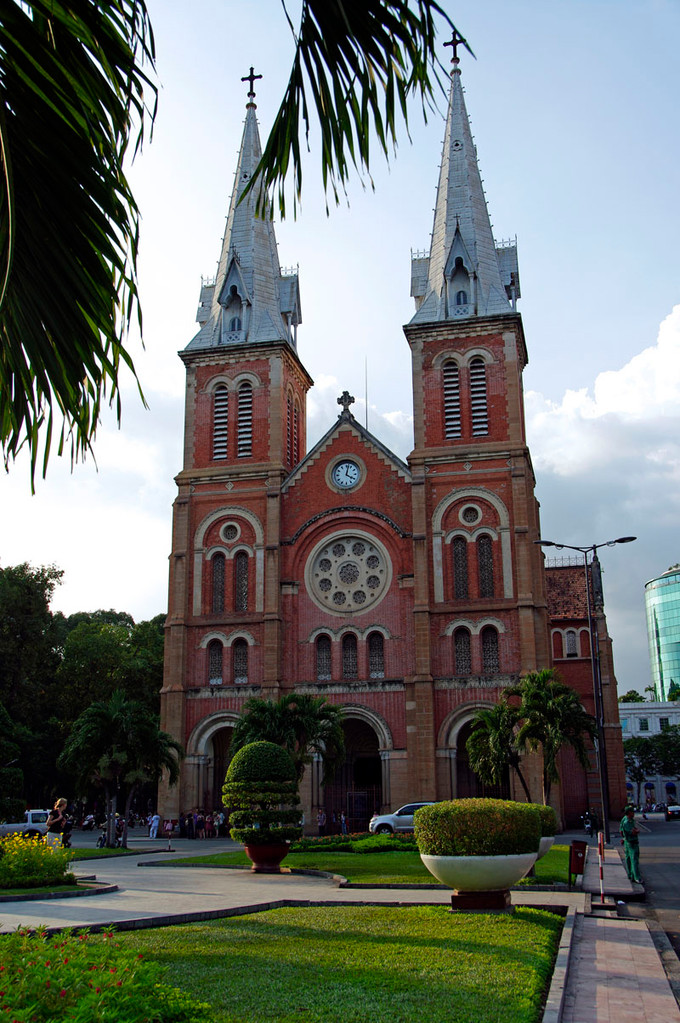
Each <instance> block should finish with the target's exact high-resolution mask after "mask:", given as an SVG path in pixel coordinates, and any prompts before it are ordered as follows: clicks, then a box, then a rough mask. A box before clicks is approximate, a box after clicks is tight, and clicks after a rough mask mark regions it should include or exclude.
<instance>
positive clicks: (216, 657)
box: [208, 639, 223, 686]
mask: <svg viewBox="0 0 680 1023" xmlns="http://www.w3.org/2000/svg"><path fill="white" fill-rule="evenodd" d="M222 649H223V648H222V644H221V643H220V641H219V639H211V640H210V642H209V643H208V682H209V683H210V685H212V686H215V685H218V686H221V685H222Z"/></svg>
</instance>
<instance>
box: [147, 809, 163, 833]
mask: <svg viewBox="0 0 680 1023" xmlns="http://www.w3.org/2000/svg"><path fill="white" fill-rule="evenodd" d="M160 823H161V815H160V814H159V812H158V810H156V812H155V814H154V815H153V816H152V818H151V827H150V828H149V838H158V828H159V826H160Z"/></svg>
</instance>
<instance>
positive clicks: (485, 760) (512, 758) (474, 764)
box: [466, 699, 531, 803]
mask: <svg viewBox="0 0 680 1023" xmlns="http://www.w3.org/2000/svg"><path fill="white" fill-rule="evenodd" d="M519 716H520V715H519V710H518V708H517V707H511V706H510V704H509V703H508V702H507V701H506V700H503V699H501V700H500V701H499V702H498V703H497V704H496V705H495V706H493V707H489V708H486V707H485V708H482V709H481V710H478V711H477V714H476V716H475V720H474V723H473V726H472V731H471V732H470V735H469V736H468V740H467V743H466V748H467V752H468V757H469V760H470V767H471V768H472V770H473V771H474V772H475V774H477V775H478V776H479V777H480V778H481V780H482V781H483V782H484V784H485V785H500V784H501V782H502V781H503V777H504V775H505V771H506V770H507V769H508V768H510V769H511V770H513V771H514V772H515V773H516V775H517V777H518V779H519V782H520V784H521V786H522V789H523V790H524V794H525V796H526V798H527V802H528V803H530V802H531V793H530V792H529V786H528V785H527V782H526V779H525V777H524V775H523V773H522V766H521V765H522V751H521V749H520V747H519V745H518V741H517V733H518V731H519Z"/></svg>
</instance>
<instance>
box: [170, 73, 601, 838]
mask: <svg viewBox="0 0 680 1023" xmlns="http://www.w3.org/2000/svg"><path fill="white" fill-rule="evenodd" d="M260 154H261V150H260V139H259V133H258V126H257V121H256V115H255V104H254V102H253V95H252V92H251V93H250V94H249V102H248V105H247V108H246V119H245V127H244V132H243V138H242V143H241V149H240V154H239V159H238V165H237V170H236V179H235V187H234V191H233V194H232V198H231V204H230V208H229V213H228V218H227V225H226V230H225V235H224V239H223V244H222V250H221V255H220V260H219V264H218V270H217V275H216V278H215V280H214V281H210V282H204V283H203V286H202V289H201V296H200V306H199V311H198V323H199V331H198V333H197V334H196V336H195V337H194V338H193V340H192V341H191V342H190V343H189V344H188V346H187V347H186V348H185V349H184V350H183V351H182V352H181V353H180V356H181V358H182V360H183V362H184V364H185V366H186V372H187V389H186V418H185V437H184V466H183V468H182V471H181V472H180V473H179V475H178V476H177V487H178V494H177V498H176V501H175V504H174V516H173V540H172V553H171V559H170V587H169V613H168V619H167V625H166V654H165V656H166V665H165V677H164V686H163V690H162V727H163V728H164V729H165V730H167V731H169V732H171V733H172V734H173V735H174V736H175V737H176V738H178V739H179V740H180V741H181V742H182V743H183V744H184V745H185V747H186V750H187V756H186V759H185V761H184V763H183V765H182V778H181V782H180V784H179V786H177V787H175V788H173V789H167V790H166V789H164V788H163V787H162V788H161V793H160V811H161V813H162V814H163V815H164V816H165V817H169V818H176V817H178V815H179V813H180V812H184V811H186V810H188V809H190V808H192V807H196V806H203V807H205V808H208V809H212V808H213V807H214V806H217V805H218V804H219V802H220V791H221V786H222V782H223V779H224V773H225V767H226V764H227V763H228V749H229V742H230V736H231V730H232V728H233V726H234V724H235V722H236V721H237V720H238V717H239V714H240V711H241V708H242V706H243V703H244V701H245V700H246V699H248V698H250V697H253V696H257V697H262V698H265V699H274V700H276V699H278V698H279V697H280V696H281V695H283V694H285V693H288V692H291V691H295V692H298V693H306V694H313V695H315V696H319V695H320V696H323V697H325V698H326V699H328V700H329V701H331V702H333V703H337V704H341V705H342V706H343V708H344V722H345V723H344V730H345V737H346V746H347V757H346V762H345V764H344V765H343V767H342V768H341V769H340V770H339V771H338V773H337V775H336V778H335V779H334V781H333V783H332V785H327V786H326V787H325V788H323V787H322V784H321V778H320V774H319V771H318V770H317V765H313V767H312V769H311V770H308V771H307V772H306V777H305V779H304V781H303V791H302V796H303V802H304V805H305V810H306V816H307V820H308V821H309V820H312V819H313V818H314V815H315V814H316V812H317V810H318V809H320V808H324V809H325V811H326V813H327V815H332V814H333V813H336V814H337V816H338V819H339V814H340V812H341V811H342V812H344V813H345V814H346V816H347V817H348V819H349V822H350V827H351V828H352V829H354V830H359V829H361V828H364V827H365V825H366V823H367V820H368V818H369V817H370V815H371V813H372V812H373V811H374V810H384V809H388V808H396V807H398V806H399V805H400V804H401V803H405V802H409V801H413V800H430V799H432V800H434V799H446V798H455V797H456V796H465V795H473V794H478V793H481V792H482V791H486V794H497V793H496V792H493V793H492V792H490V791H488V790H483V789H482V788H481V786H480V784H479V782H478V779H477V778H476V777H475V776H474V774H473V773H472V772H471V770H470V768H469V765H468V762H467V754H466V749H465V741H466V738H467V735H468V734H469V729H470V725H471V722H472V720H473V718H474V715H475V713H476V712H477V710H478V709H479V708H480V707H486V706H491V705H493V703H494V702H495V701H497V700H498V698H499V696H500V694H501V693H502V692H503V690H504V689H505V688H506V687H508V686H509V685H512V684H515V683H516V682H517V681H518V680H519V678H520V677H521V675H523V674H524V673H526V672H528V671H532V670H535V669H540V668H543V667H547V666H550V665H551V664H552V642H553V641H551V635H550V633H551V628H550V621H549V615H548V605H547V587H546V570H545V567H544V559H543V554H542V551H541V548H540V547H539V546H537V544H536V541H537V540H538V539H539V537H540V530H539V514H538V504H537V501H536V498H535V496H534V486H535V479H534V473H533V469H532V465H531V459H530V454H529V449H528V447H527V442H526V435H525V422H524V406H523V397H522V372H523V369H524V367H525V365H526V362H527V351H526V344H525V338H524V331H523V327H522V319H521V316H520V314H519V312H518V311H517V300H518V299H519V297H520V286H519V273H518V263H517V250H516V247H515V246H514V245H503V246H498V245H496V243H495V240H494V237H493V233H492V228H491V224H490V221H489V216H488V212H487V207H486V202H485V198H484V193H483V189H482V183H481V178H480V173H479V168H478V165H477V156H476V150H475V146H474V143H473V140H472V135H471V131H470V125H469V122H468V115H467V112H466V108H465V101H464V96H463V90H462V87H461V81H460V70H459V67H458V61H457V59H454V61H453V71H452V74H451V90H450V96H449V105H448V112H447V121H446V134H445V139H444V144H443V153H442V162H441V168H440V174H439V186H438V193H437V202H436V208H435V215H434V225H433V230H432V240H431V247H430V251H429V252H428V253H426V254H421V255H417V256H415V257H413V259H412V273H411V293H412V296H413V298H414V300H415V312H414V315H413V318H412V319H411V321H410V322H409V323H408V324H407V325H406V326H405V327H404V333H405V335H406V343H408V345H409V347H410V350H411V356H412V380H413V420H414V446H413V450H412V452H411V454H410V455H409V456H408V458H407V460H406V461H402V459H400V458H399V457H397V456H396V455H395V454H394V453H392V452H391V451H390V450H388V449H387V447H386V446H385V445H384V444H383V443H382V442H381V441H380V439H379V438H378V437H375V436H373V435H372V434H371V433H370V432H369V431H368V430H367V429H365V428H364V427H363V426H362V425H361V424H360V423H359V422H358V421H357V420H356V419H355V418H354V416H353V414H352V403H353V400H354V399H353V398H352V396H351V395H350V394H348V393H347V392H344V394H342V395H340V397H339V398H338V403H339V415H338V417H337V420H336V421H334V422H332V423H330V424H329V429H328V431H327V432H326V434H325V435H324V436H323V437H321V438H320V439H318V440H316V441H315V442H314V443H313V444H312V446H311V447H310V448H309V449H306V447H305V442H306V395H307V392H308V390H309V388H310V387H311V385H312V380H311V378H310V376H309V374H308V373H307V371H306V369H305V367H304V364H303V362H302V360H301V357H300V355H299V354H298V343H297V334H298V326H299V324H300V322H301V312H300V293H299V284H298V277H297V273H291V272H288V271H285V270H282V269H281V267H280V266H279V261H278V256H277V249H276V241H275V237H274V228H273V224H272V221H271V220H270V219H267V218H264V219H261V218H258V217H257V216H256V213H255V203H256V197H255V195H254V193H253V192H252V191H251V192H248V194H247V195H246V196H245V198H244V199H243V201H242V202H239V200H240V199H241V196H242V195H243V192H244V189H245V188H246V186H247V184H248V182H249V181H250V179H251V176H252V173H253V171H254V169H255V167H256V165H257V163H258V161H259V158H260ZM402 343H404V342H402ZM531 773H532V771H531V769H530V774H531ZM532 776H533V784H535V785H536V795H537V797H538V795H539V790H538V780H537V778H538V772H537V770H534V771H533V775H532ZM513 786H514V783H513V780H512V779H508V781H507V784H505V785H503V786H501V787H500V790H499V791H500V794H504V795H514V794H515V793H514V787H513ZM586 798H587V797H586ZM558 809H561V810H564V809H565V808H564V806H561V807H558ZM329 819H330V818H329Z"/></svg>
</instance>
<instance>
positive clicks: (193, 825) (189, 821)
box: [179, 810, 227, 838]
mask: <svg viewBox="0 0 680 1023" xmlns="http://www.w3.org/2000/svg"><path fill="white" fill-rule="evenodd" d="M226 822H227V818H226V817H225V816H224V813H223V812H222V810H215V811H214V812H213V813H206V812H205V811H204V810H190V811H189V812H188V813H185V814H182V815H181V816H180V819H179V837H180V838H219V837H220V835H225V834H226V830H225V825H226Z"/></svg>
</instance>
